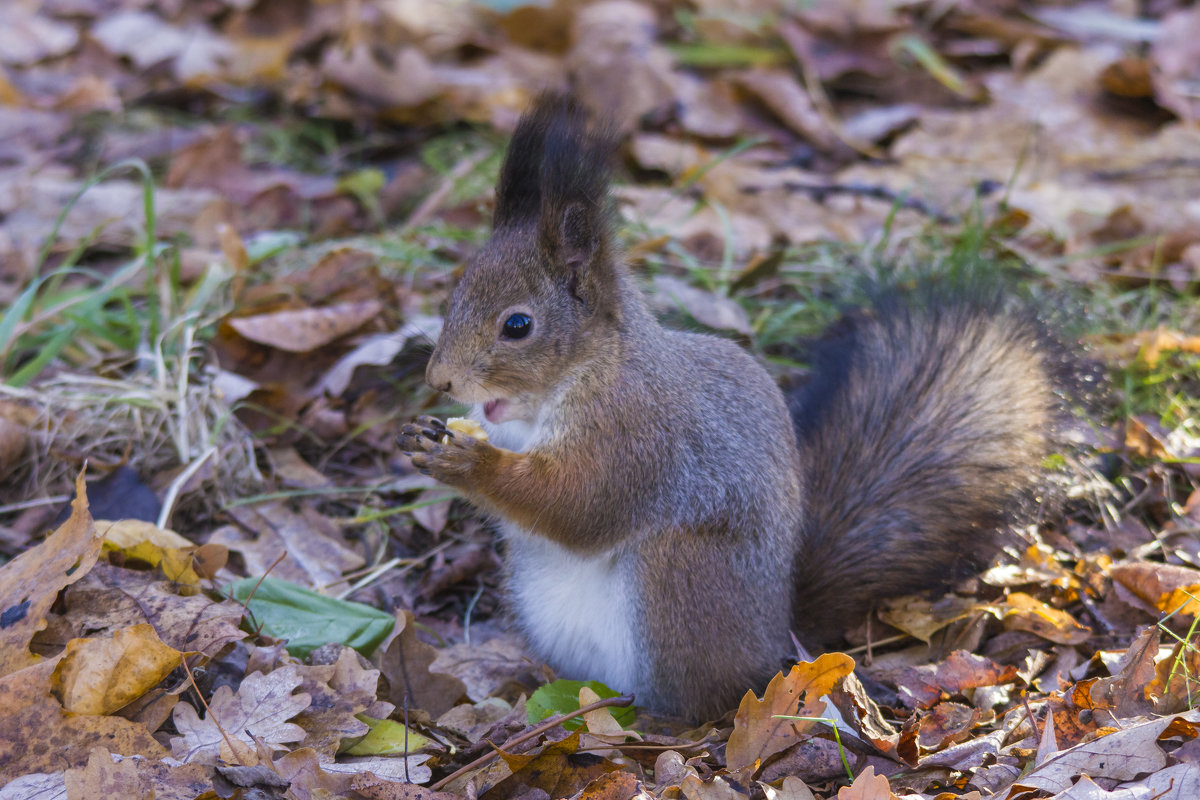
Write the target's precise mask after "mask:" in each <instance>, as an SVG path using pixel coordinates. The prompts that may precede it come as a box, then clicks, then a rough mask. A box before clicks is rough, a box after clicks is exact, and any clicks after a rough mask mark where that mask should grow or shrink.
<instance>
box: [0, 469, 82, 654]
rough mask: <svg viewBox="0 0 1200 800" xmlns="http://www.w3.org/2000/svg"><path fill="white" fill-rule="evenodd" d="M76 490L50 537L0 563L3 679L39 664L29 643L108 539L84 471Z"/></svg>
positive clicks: (0, 638)
mask: <svg viewBox="0 0 1200 800" xmlns="http://www.w3.org/2000/svg"><path fill="white" fill-rule="evenodd" d="M75 491H76V498H75V501H74V502H73V503H72V504H71V516H70V518H69V519H68V520H67V521H66V522H64V523H63V524H62V525H61V526H59V528H58V530H56V531H55V532H54V533H52V534H50V536H48V537H47V538H46V541H44V542H42V543H41V544H39V545H37V546H35V547H31V548H29V549H28V550H26V551H25V552H24V553H21V554H20V555H19V556H17V557H16V558H14V559H13V560H12V561H10V562H8V563H7V564H5V565H4V566H2V567H0V677H2V676H4V675H9V674H11V673H13V672H16V671H18V670H21V669H24V668H25V667H28V666H30V665H31V664H34V663H36V662H37V660H38V659H37V657H36V656H34V655H33V654H32V653H30V652H29V642H30V640H32V639H33V635H34V634H35V633H37V632H38V631H40V630H41V629H42V628H44V627H46V612H47V611H49V610H50V606H51V605H53V604H54V601H55V600H56V599H57V598H58V593H59V592H60V591H61V590H62V589H63V588H64V587H66V586H69V585H71V584H72V583H74V582H75V581H77V580H79V579H80V578H82V577H83V576H84V575H86V574H87V573H88V571H89V570H90V569H91V568H92V566H93V565H94V564H95V563H96V559H97V558H98V557H99V556H100V548H101V543H102V541H103V540H102V539H101V538H100V536H99V535H98V534H97V533H96V527H95V525H93V524H92V517H91V515H90V514H89V513H88V501H87V490H86V487H85V485H84V482H83V473H82V472H81V473H79V476H78V477H77V478H76V479H75Z"/></svg>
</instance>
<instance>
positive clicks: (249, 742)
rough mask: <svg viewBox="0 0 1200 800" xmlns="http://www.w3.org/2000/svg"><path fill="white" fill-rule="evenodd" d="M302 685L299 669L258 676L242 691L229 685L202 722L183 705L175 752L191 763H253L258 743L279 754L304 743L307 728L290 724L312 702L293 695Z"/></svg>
mask: <svg viewBox="0 0 1200 800" xmlns="http://www.w3.org/2000/svg"><path fill="white" fill-rule="evenodd" d="M303 680H304V679H303V677H302V676H301V675H300V670H299V668H298V667H297V666H296V665H288V666H285V667H280V668H279V669H277V670H274V671H273V672H269V673H266V674H265V675H264V674H263V673H261V672H254V673H252V674H250V675H248V676H246V679H245V680H243V681H242V685H241V686H240V687H238V690H237V692H234V691H233V690H232V689H230V688H229V687H228V686H221V687H220V688H218V689H217V691H216V692H215V693H214V694H213V696H212V700H210V701H209V703H208V713H207V714H206V715H205V718H204V719H203V720H202V719H200V717H199V716H198V715H197V714H196V709H194V708H192V707H191V706H190V705H187V704H186V703H180V704H179V705H178V706H176V707H175V712H174V719H175V728H176V729H177V730H178V731H179V735H178V736H173V737H171V752H172V753H173V754H174V755H175V757H176V758H178V759H181V760H183V761H185V762H187V763H199V764H213V765H215V764H219V763H221V762H225V763H235V762H241V763H245V764H253V763H255V762H256V761H257V759H256V758H255V757H254V756H253V755H252V754H253V752H254V747H255V740H256V739H257V740H258V741H260V742H262V743H264V744H266V745H267V746H269V747H276V748H280V749H282V747H283V745H284V744H286V743H288V742H298V741H300V740H301V739H303V738H304V729H303V728H301V727H300V726H299V725H293V724H292V723H290V722H288V721H287V720H289V719H291V718H292V717H294V716H296V715H297V714H299V713H300V712H301V711H304V709H306V708H308V707H309V704H310V703H311V702H312V697H311V696H309V695H308V694H305V693H300V694H292V692H293V690H295V688H296V687H297V686H299V685H300V684H301V683H302V682H303ZM235 750H236V752H235ZM246 759H249V760H246Z"/></svg>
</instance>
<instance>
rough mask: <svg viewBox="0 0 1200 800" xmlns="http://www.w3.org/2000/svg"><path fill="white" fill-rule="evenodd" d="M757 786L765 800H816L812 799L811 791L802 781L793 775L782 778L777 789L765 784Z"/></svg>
mask: <svg viewBox="0 0 1200 800" xmlns="http://www.w3.org/2000/svg"><path fill="white" fill-rule="evenodd" d="M759 786H760V787H762V790H763V793H764V794H765V795H766V797H767V800H816V798H815V797H813V793H812V789H809V788H808V787H807V786H806V785H805V784H804V781H802V780H800V779H799V778H797V777H796V776H795V775H789V776H787V777H786V778H784V779H783V784H782V785H781V786H780V787H779V788H778V789H776V788H775V787H773V786H770V785H769V784H765V783H760V784H759Z"/></svg>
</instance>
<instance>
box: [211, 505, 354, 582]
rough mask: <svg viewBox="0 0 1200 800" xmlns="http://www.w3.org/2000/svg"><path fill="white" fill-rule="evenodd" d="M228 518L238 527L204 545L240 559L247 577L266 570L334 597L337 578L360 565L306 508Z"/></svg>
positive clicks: (335, 531)
mask: <svg viewBox="0 0 1200 800" xmlns="http://www.w3.org/2000/svg"><path fill="white" fill-rule="evenodd" d="M229 513H230V515H231V516H232V517H233V518H234V519H235V520H237V522H238V523H239V524H238V525H236V526H234V525H228V526H225V527H223V528H218V529H217V530H216V531H213V533H212V535H211V536H209V538H208V543H209V544H220V545H224V546H225V547H228V548H229V549H230V550H233V551H234V552H237V553H240V554H241V556H242V558H243V559H244V560H245V564H246V574H247V575H265V574H266V573H267V571H268V570H270V572H271V576H272V577H275V578H279V579H281V580H286V581H291V582H292V583H297V584H299V585H301V586H309V587H320V588H321V589H322V591H328V592H329V593H331V594H336V593H337V592H338V591H339V590H340V589H343V588H346V584H345V582H344V581H343V579H342V575H343V574H344V573H346V572H348V571H351V570H356V569H359V568H360V567H362V566H364V565H365V564H366V561H365V560H364V559H363V557H362V555H361V554H360V553H359V552H358V551H356V550H355V549H354V548H352V547H350V546H349V545H348V544H347V543H346V542H345V540H344V539H343V536H342V532H341V530H340V529H339V528H338V527H337V526H336V525H334V524H333V523H332V522H330V520H329V519H327V518H326V517H324V516H323V515H322V514H320V513H319V512H317V511H316V510H315V509H313V508H311V507H310V506H308V505H302V506H301V508H300V511H299V513H297V512H296V511H294V510H293V509H292V508H291V507H290V506H288V505H287V504H285V503H282V502H272V503H261V504H258V505H256V506H254V507H253V508H251V507H248V506H241V507H238V508H234V509H230V512H229ZM280 556H284V558H283V560H282V561H280V560H279V557H280ZM277 562H278V563H277Z"/></svg>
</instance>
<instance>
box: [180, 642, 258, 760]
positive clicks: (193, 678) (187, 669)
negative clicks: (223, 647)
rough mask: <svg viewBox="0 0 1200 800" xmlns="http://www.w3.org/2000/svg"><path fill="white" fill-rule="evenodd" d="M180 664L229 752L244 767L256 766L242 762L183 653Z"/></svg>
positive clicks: (206, 714) (206, 715)
mask: <svg viewBox="0 0 1200 800" xmlns="http://www.w3.org/2000/svg"><path fill="white" fill-rule="evenodd" d="M179 663H181V664H182V665H183V671H184V672H186V673H187V676H188V682H189V683H191V684H192V688H193V689H195V690H196V697H197V698H199V699H200V705H202V706H204V714H205V717H206V718H207V719H208V720H209V721H210V722H212V724H213V725H216V726H217V730H218V731H220V732H221V738H222V739H224V740H225V744H226V745H228V747H229V752H230V753H231V754H232V755H233V757H234V758H236V759H237V760H238V761H239V762H241V764H242V766H243V767H252V766H254V765H253V764H247V763H246V762H244V761H242V757H241V755H240V754H239V753H238V750H237V748H236V747H234V746H233V742H232V741H230V739H229V734H228V733H226V732H225V729H224V728H222V727H221V722H220V720H218V719H217V718H216V717H215V716H214V715H213V712H212V709H211V708H209V707H208V701H207V700H205V699H204V693H203V692H201V691H200V687H199V686H197V685H196V676H195V675H193V674H192V668H191V667H189V666H188V663H187V657H186V656H184V655H183V654H182V653H181V654H180V656H179Z"/></svg>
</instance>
